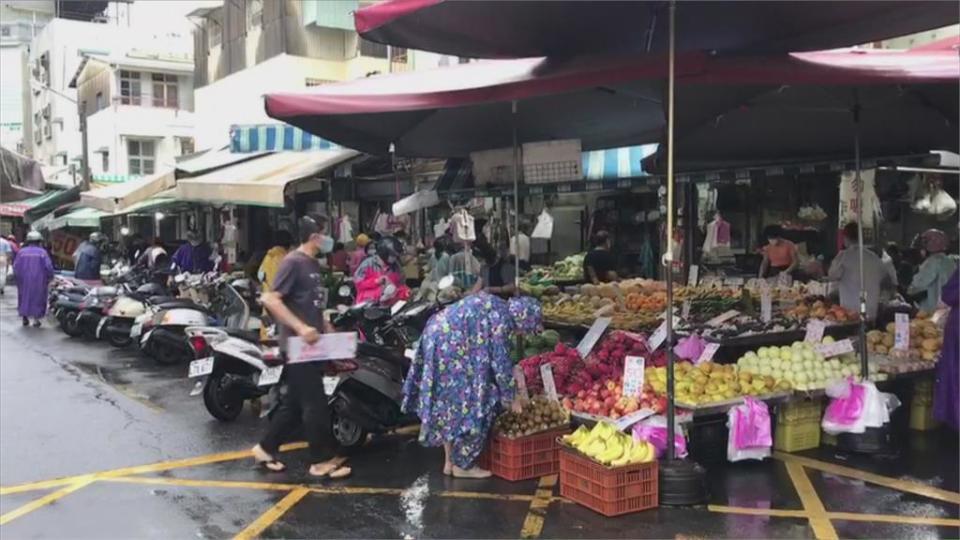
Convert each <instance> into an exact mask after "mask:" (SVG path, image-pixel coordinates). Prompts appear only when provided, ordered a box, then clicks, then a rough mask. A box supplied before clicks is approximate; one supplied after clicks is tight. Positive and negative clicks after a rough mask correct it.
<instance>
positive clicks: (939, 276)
mask: <svg viewBox="0 0 960 540" xmlns="http://www.w3.org/2000/svg"><path fill="white" fill-rule="evenodd" d="M920 247H921V249H922V250H923V253H924V260H923V263H922V264H920V268H919V269H918V270H917V273H916V274H915V275H914V276H913V281H911V282H910V286H909V287H908V288H907V295H908V296H911V297H915V298H917V304H918V306H919V307H920V309H922V310H923V311H926V312H927V313H932V312H933V311H934V310H935V309H937V305H939V303H940V292H941V291H942V290H943V287H944V285H946V284H947V280H948V279H950V275H951V274H953V272H954V270H956V269H957V263H956V261H954V260H953V259H951V258H950V257H949V256H948V255H947V254H946V253H944V251H946V249H947V235H946V234H944V233H943V231H941V230H938V229H930V230H928V231H925V232H924V233H923V234H921V235H920ZM923 293H926V294H925V296H924V294H923ZM920 297H922V298H920Z"/></svg>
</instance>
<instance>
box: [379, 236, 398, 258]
mask: <svg viewBox="0 0 960 540" xmlns="http://www.w3.org/2000/svg"><path fill="white" fill-rule="evenodd" d="M396 243H397V241H396V240H395V239H393V238H381V239H380V241H379V242H377V255H378V256H379V257H380V258H381V259H383V260H385V261H386V260H389V259H390V257H393V258H399V257H400V251H399V250H398V249H397V246H396Z"/></svg>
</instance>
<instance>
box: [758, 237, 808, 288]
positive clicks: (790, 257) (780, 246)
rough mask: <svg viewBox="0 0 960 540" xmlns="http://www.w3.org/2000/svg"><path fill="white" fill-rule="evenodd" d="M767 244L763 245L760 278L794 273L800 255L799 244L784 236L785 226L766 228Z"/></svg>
mask: <svg viewBox="0 0 960 540" xmlns="http://www.w3.org/2000/svg"><path fill="white" fill-rule="evenodd" d="M763 235H764V236H765V237H766V238H767V245H765V246H763V262H761V263H760V274H759V277H760V278H766V277H776V276H778V275H780V274H787V275H791V274H793V271H794V270H796V269H797V263H798V262H799V257H798V256H797V246H796V245H795V244H794V243H793V242H791V241H789V240H787V239H786V238H784V237H783V227H781V226H779V225H771V226H769V227H767V228H766V229H764V231H763Z"/></svg>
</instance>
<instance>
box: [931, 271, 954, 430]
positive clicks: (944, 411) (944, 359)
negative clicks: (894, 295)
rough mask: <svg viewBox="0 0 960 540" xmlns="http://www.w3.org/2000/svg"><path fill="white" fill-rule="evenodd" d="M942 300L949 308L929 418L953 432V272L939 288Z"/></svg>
mask: <svg viewBox="0 0 960 540" xmlns="http://www.w3.org/2000/svg"><path fill="white" fill-rule="evenodd" d="M942 299H943V303H945V304H947V305H948V306H950V315H949V316H948V317H947V326H946V328H945V330H944V334H943V350H942V351H940V360H939V361H938V362H937V375H936V386H935V387H934V389H933V417H934V418H936V419H937V420H939V421H941V422H943V423H945V424H947V425H948V426H950V427H951V428H953V429H954V430H956V429H960V388H958V387H960V273H958V272H957V271H956V270H955V271H954V272H953V276H952V277H951V278H950V281H948V282H947V285H946V286H945V287H944V288H943V296H942Z"/></svg>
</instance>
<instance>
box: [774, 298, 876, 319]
mask: <svg viewBox="0 0 960 540" xmlns="http://www.w3.org/2000/svg"><path fill="white" fill-rule="evenodd" d="M784 315H785V316H787V317H790V318H793V319H797V320H798V321H801V322H804V321H806V320H807V319H822V320H825V321H828V322H833V323H846V322H853V321H856V320H858V317H857V314H856V313H854V312H853V311H850V310H848V309H846V308H845V307H843V306H841V305H839V304H833V303H831V302H830V301H829V300H825V299H823V298H817V297H813V298H806V299H803V300H801V301H799V302H797V305H796V306H794V307H792V308H790V309H788V310H786V311H785V312H784Z"/></svg>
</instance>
